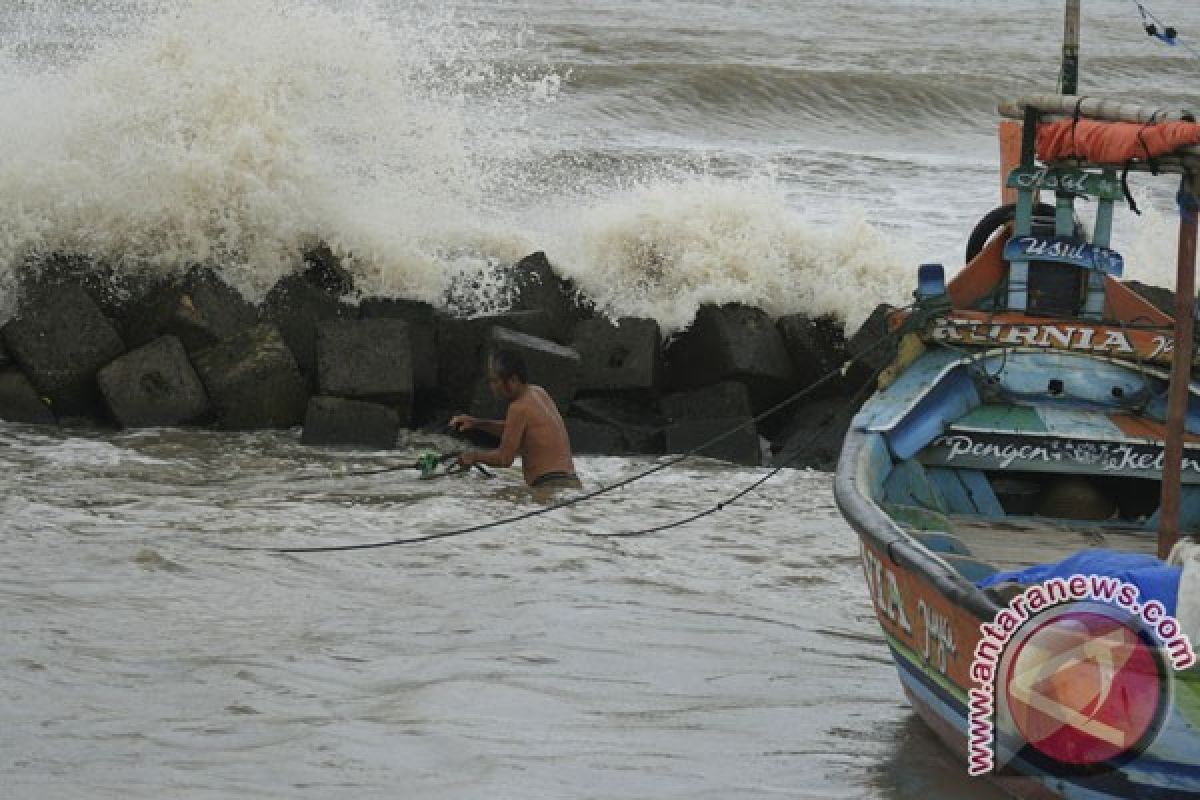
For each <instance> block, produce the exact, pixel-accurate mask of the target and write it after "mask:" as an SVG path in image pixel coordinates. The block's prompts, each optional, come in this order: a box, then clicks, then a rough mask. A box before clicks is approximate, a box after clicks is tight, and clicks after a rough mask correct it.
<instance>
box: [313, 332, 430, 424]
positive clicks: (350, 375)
mask: <svg viewBox="0 0 1200 800" xmlns="http://www.w3.org/2000/svg"><path fill="white" fill-rule="evenodd" d="M317 385H318V387H319V390H320V392H321V394H322V395H330V396H336V397H347V398H351V399H357V400H372V401H374V402H377V403H381V404H383V405H388V406H391V407H392V408H394V409H395V410H396V412H397V413H398V414H399V415H400V418H401V420H402V421H403V422H405V423H407V422H408V420H409V418H410V415H411V413H412V399H413V369H412V347H411V345H410V344H409V339H408V324H407V323H406V322H405V321H404V320H402V319H349V320H326V321H324V322H321V323H318V325H317Z"/></svg>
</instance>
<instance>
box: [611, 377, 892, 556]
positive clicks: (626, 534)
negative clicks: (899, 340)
mask: <svg viewBox="0 0 1200 800" xmlns="http://www.w3.org/2000/svg"><path fill="white" fill-rule="evenodd" d="M881 372H883V367H881V368H879V369H877V370H875V371H874V372H873V373H872V374H871V377H870V378H869V379H868V380H867V381H865V382H864V383H863V385H862V386H861V387H860V388H859V390H858V391H857V392H855V393H854V396H853V397H851V398H850V402H849V403H847V404H846V405H845V406H843V407H842V408H840V409H837V410H835V411H831V412H829V413H828V414H826V415H825V417H824V418H823V419H822V420H821V421H820V422H819V423H817V426H816V429H815V430H814V431H813V435H812V436H810V437H809V438H808V440H807V441H805V443H804V444H803V445H802V446H801V447H798V448H796V452H795V453H794V454H793V455H792V457H791V458H789V459H788V460H787V461H785V462H783V463H782V464H780V465H778V466H776V467H775V468H774V469H773V470H771V471H770V472H768V473H767V474H766V475H764V476H762V477H761V478H759V479H758V480H756V481H754V483H751V484H750V485H749V486H747V487H745V488H744V489H742V490H741V491H740V492H738V493H737V494H735V495H733V496H732V497H730V498H728V499H726V500H723V501H721V502H720V503H717V504H716V505H715V506H713V507H712V508H706V509H705V510H703V511H700V512H697V513H695V514H692V515H691V516H689V517H684V518H683V519H678V520H675V521H674V522H668V523H665V524H663V525H656V526H654V527H653V528H643V529H642V530H637V531H623V532H620V533H592V534H588V535H589V536H596V537H601V538H605V539H628V538H632V537H634V536H647V535H649V534H652V533H660V532H662V531H665V530H670V529H671V528H680V527H683V526H684V525H688V524H690V523H692V522H695V521H696V520H698V519H703V518H704V517H707V516H710V515H712V514H716V513H717V512H718V511H723V510H724V509H725V508H726V507H728V506H731V505H733V504H734V503H736V502H737V501H738V500H741V499H742V498H743V497H745V496H746V495H748V494H750V493H751V492H753V491H754V490H755V489H757V488H758V487H760V486H762V485H763V484H764V483H766V482H767V481H769V480H771V478H774V477H775V476H776V475H778V474H779V473H780V472H782V471H783V470H784V469H786V468H788V467H790V466H791V465H792V463H793V462H795V461H796V459H798V458H800V456H802V455H804V454H805V453H806V452H808V448H809V447H810V446H811V445H812V443H813V442H815V441H816V440H817V437H818V436H820V435H821V434H822V433H823V432H824V431H823V430H822V429H823V428H824V427H825V426H826V425H829V424H830V423H832V422H833V421H834V420H836V419H837V418H838V417H839V416H841V415H842V414H843V413H846V412H849V415H850V416H853V414H854V412H855V409H857V407H858V404H859V403H860V402H861V401H862V400H863V399H864V397H865V395H866V393H867V389H869V388H871V387H872V386H873V385H874V384H875V380H876V378H878V377H879V373H881Z"/></svg>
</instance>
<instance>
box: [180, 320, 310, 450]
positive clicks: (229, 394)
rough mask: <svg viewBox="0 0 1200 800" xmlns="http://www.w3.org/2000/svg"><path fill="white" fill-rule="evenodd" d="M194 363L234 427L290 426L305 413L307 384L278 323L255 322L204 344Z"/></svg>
mask: <svg viewBox="0 0 1200 800" xmlns="http://www.w3.org/2000/svg"><path fill="white" fill-rule="evenodd" d="M192 363H193V364H194V365H195V367H196V372H197V374H198V375H199V376H200V380H201V381H202V382H203V383H204V388H205V389H206V390H207V392H208V397H209V400H210V401H211V402H212V405H213V408H214V409H215V411H216V414H217V424H218V425H219V426H220V427H222V428H226V429H230V430H250V429H254V428H289V427H291V426H293V425H298V424H300V422H301V421H302V420H303V419H304V412H305V408H306V406H307V405H308V385H307V383H306V381H305V379H304V377H303V376H302V375H301V374H300V369H299V367H298V366H297V365H296V359H295V358H294V357H293V356H292V351H291V350H289V349H288V346H287V345H286V344H285V343H284V341H283V336H282V335H281V334H280V332H279V330H278V329H277V328H276V327H275V326H274V325H266V324H263V325H256V326H255V327H253V328H249V329H247V330H245V331H242V332H241V333H238V334H235V335H234V336H232V337H230V338H229V339H226V340H225V341H223V342H221V343H220V344H218V345H216V346H214V347H210V348H208V349H206V350H201V351H200V352H199V353H196V354H195V355H194V356H193V357H192Z"/></svg>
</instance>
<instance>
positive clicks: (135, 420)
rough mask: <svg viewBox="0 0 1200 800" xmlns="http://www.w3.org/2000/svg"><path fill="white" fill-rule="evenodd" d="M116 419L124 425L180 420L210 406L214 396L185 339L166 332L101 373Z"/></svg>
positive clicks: (189, 418) (110, 408)
mask: <svg viewBox="0 0 1200 800" xmlns="http://www.w3.org/2000/svg"><path fill="white" fill-rule="evenodd" d="M96 380H97V381H98V382H99V384H100V391H101V392H102V393H103V394H104V399H105V401H106V402H107V403H108V408H109V410H110V411H111V412H112V415H113V418H114V419H116V420H117V422H119V423H120V424H121V426H122V427H124V428H145V427H153V426H158V425H179V424H181V423H185V422H191V421H192V420H194V419H196V418H197V417H200V416H201V415H203V414H204V413H205V412H206V411H208V395H207V394H206V393H205V391H204V385H203V384H202V383H201V382H200V378H199V376H197V375H196V371H195V370H194V369H193V368H192V363H191V362H190V361H188V356H187V352H186V351H185V350H184V349H183V344H182V343H181V342H180V341H179V339H177V338H176V337H174V336H162V337H160V338H158V339H155V340H154V341H153V342H151V343H150V344H147V345H144V346H142V347H139V348H138V349H137V350H133V351H131V352H129V353H126V354H125V355H123V356H121V357H120V358H118V359H116V360H115V361H113V362H112V363H110V364H109V365H108V366H106V367H105V368H104V369H102V370H100V372H99V373H98V374H97V375H96Z"/></svg>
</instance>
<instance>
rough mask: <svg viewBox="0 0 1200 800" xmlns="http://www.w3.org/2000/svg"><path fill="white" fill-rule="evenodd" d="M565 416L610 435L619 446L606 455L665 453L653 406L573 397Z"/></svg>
mask: <svg viewBox="0 0 1200 800" xmlns="http://www.w3.org/2000/svg"><path fill="white" fill-rule="evenodd" d="M743 391H745V390H744V388H743ZM569 413H570V416H571V418H574V419H577V420H579V421H581V422H588V423H591V424H593V425H601V426H604V427H606V428H608V429H610V430H612V431H614V432H615V433H616V435H617V436H618V441H619V445H618V449H616V450H611V451H609V452H612V453H638V454H647V455H658V454H661V453H663V452H664V450H665V447H666V443H665V439H664V437H663V431H664V430H665V429H666V427H667V425H668V421H667V420H666V419H664V418H663V416H662V415H661V414H659V413H658V411H657V409H656V408H655V406H653V405H647V404H646V403H645V402H642V401H639V400H636V399H633V398H631V397H628V396H621V395H591V396H586V397H576V398H575V399H574V400H573V401H572V402H571V410H570V412H569ZM573 441H574V440H572V442H573Z"/></svg>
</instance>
